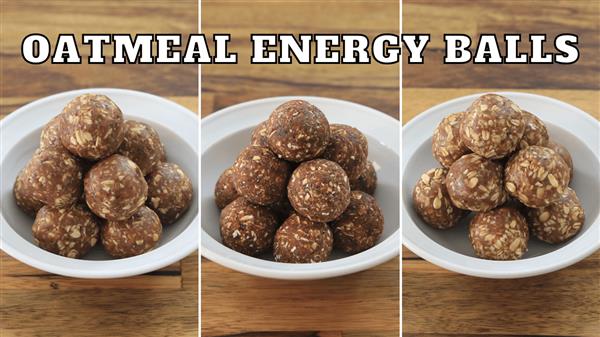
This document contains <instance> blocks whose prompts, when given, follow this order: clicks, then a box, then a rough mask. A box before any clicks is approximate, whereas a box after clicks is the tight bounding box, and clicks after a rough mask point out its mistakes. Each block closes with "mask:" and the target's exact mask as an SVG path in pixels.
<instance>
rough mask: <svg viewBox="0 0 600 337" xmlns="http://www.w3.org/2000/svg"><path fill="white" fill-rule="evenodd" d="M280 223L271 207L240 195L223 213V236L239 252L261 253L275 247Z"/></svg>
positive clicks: (227, 244) (227, 243)
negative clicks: (275, 238) (274, 243)
mask: <svg viewBox="0 0 600 337" xmlns="http://www.w3.org/2000/svg"><path fill="white" fill-rule="evenodd" d="M277 224H278V221H277V216H276V215H275V213H274V212H273V211H272V210H271V209H269V208H267V207H265V206H259V205H254V204H251V203H250V202H248V201H247V200H246V199H244V198H237V199H235V200H234V201H233V202H231V203H230V204H229V205H227V206H226V207H225V208H224V209H223V211H222V212H221V219H220V225H221V239H222V240H223V244H224V245H225V246H227V247H229V248H231V249H233V250H235V251H237V252H240V253H242V254H246V255H250V256H256V255H260V254H262V253H265V252H267V251H269V250H270V249H271V247H272V246H273V236H274V235H275V230H276V229H277Z"/></svg>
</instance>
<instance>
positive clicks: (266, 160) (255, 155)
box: [233, 146, 290, 206]
mask: <svg viewBox="0 0 600 337" xmlns="http://www.w3.org/2000/svg"><path fill="white" fill-rule="evenodd" d="M233 171H234V183H235V188H236V189H237V191H238V193H239V194H240V195H241V196H243V197H244V198H246V199H247V200H248V201H250V202H252V203H255V204H258V205H263V206H266V205H270V204H273V203H275V202H277V201H279V200H281V199H283V198H284V197H285V192H286V187H287V182H288V178H289V177H290V166H289V164H288V163H287V162H286V161H285V160H282V159H279V158H277V156H276V155H275V154H274V153H273V152H271V150H269V149H268V148H266V147H260V146H248V147H247V148H245V149H244V150H243V151H242V152H241V153H240V154H239V155H238V157H237V159H236V160H235V163H234V165H233Z"/></svg>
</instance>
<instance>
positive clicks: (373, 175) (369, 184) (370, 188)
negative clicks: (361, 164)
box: [350, 161, 377, 195]
mask: <svg viewBox="0 0 600 337" xmlns="http://www.w3.org/2000/svg"><path fill="white" fill-rule="evenodd" d="M350 189H351V190H352V191H363V192H365V193H368V194H370V195H373V194H375V190H376V189H377V172H375V164H373V162H372V161H369V163H368V164H367V168H366V169H365V170H364V171H363V173H362V174H361V175H360V176H359V177H358V179H356V180H350Z"/></svg>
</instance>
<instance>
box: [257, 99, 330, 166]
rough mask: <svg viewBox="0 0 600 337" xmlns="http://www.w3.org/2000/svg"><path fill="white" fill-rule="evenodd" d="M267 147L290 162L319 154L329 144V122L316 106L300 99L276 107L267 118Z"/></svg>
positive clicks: (300, 160)
mask: <svg viewBox="0 0 600 337" xmlns="http://www.w3.org/2000/svg"><path fill="white" fill-rule="evenodd" d="M267 134H268V140H269V148H270V149H271V150H272V151H273V152H275V153H276V154H277V155H278V156H280V157H282V158H284V159H285V160H289V161H293V162H302V161H306V160H310V159H313V158H316V157H318V156H319V155H320V154H321V153H322V152H323V151H324V150H325V147H326V146H327V144H328V143H329V122H328V121H327V118H326V117H325V115H324V114H323V112H321V110H319V108H317V107H316V106H314V105H312V104H310V103H308V102H306V101H302V100H293V101H289V102H285V103H283V104H282V105H280V106H278V107H277V108H275V110H274V111H273V112H272V113H271V116H269V119H268V121H267Z"/></svg>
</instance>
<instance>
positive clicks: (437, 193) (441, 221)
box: [412, 168, 467, 229]
mask: <svg viewBox="0 0 600 337" xmlns="http://www.w3.org/2000/svg"><path fill="white" fill-rule="evenodd" d="M447 173H448V170H447V169H445V168H434V169H431V170H429V171H427V172H425V173H423V174H422V175H421V177H420V178H419V180H418V181H417V183H416V184H415V188H414V189H413V194H412V200H413V207H414V208H415V210H416V211H417V213H418V214H419V215H420V216H421V218H422V219H423V221H425V223H427V224H428V225H430V226H431V227H433V228H437V229H447V228H451V227H454V226H455V225H456V224H457V223H458V221H459V220H460V219H462V218H463V217H464V216H465V215H466V214H467V212H466V211H464V210H462V209H460V208H458V207H456V206H454V204H452V201H451V200H450V196H449V195H448V191H447V190H446V184H445V181H446V175H447Z"/></svg>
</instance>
